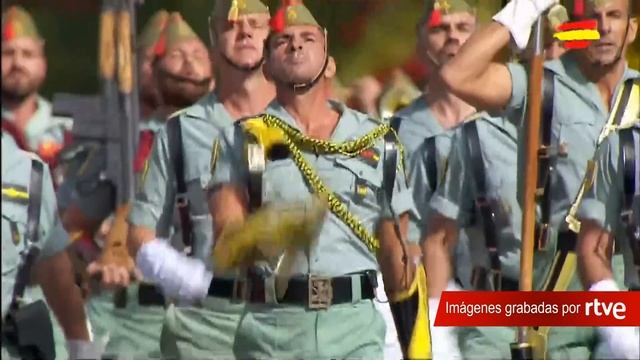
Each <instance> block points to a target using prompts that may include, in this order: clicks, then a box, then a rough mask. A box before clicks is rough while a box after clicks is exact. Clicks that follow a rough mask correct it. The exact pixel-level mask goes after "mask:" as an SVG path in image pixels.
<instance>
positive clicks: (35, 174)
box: [11, 159, 44, 308]
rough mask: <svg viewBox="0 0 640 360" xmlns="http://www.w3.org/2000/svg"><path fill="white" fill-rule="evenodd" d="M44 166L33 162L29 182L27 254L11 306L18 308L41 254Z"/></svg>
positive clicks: (20, 269) (19, 270)
mask: <svg viewBox="0 0 640 360" xmlns="http://www.w3.org/2000/svg"><path fill="white" fill-rule="evenodd" d="M43 171H44V165H43V164H42V163H41V162H40V161H38V160H35V159H34V160H32V161H31V179H30V182H29V202H28V205H27V229H26V232H27V233H26V236H25V248H26V249H27V253H26V255H25V257H24V261H23V262H22V265H21V266H20V267H19V268H18V273H17V276H16V284H15V287H14V288H13V298H12V302H11V306H12V307H15V308H17V306H18V300H20V299H21V298H22V296H24V291H25V289H26V288H27V285H28V284H29V280H30V278H31V268H32V266H33V264H34V263H35V261H36V258H37V257H38V255H39V253H40V249H39V248H38V247H37V246H36V244H37V243H38V241H39V240H40V239H39V228H40V204H41V203H42V174H43Z"/></svg>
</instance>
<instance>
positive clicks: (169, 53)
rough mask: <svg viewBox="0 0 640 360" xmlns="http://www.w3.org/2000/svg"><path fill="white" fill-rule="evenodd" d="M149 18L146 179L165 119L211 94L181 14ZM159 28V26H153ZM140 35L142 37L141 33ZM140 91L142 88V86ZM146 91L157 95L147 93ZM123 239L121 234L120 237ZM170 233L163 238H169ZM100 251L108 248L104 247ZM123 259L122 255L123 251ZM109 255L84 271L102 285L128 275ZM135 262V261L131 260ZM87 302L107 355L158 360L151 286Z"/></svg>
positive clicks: (159, 319) (158, 319) (157, 319)
mask: <svg viewBox="0 0 640 360" xmlns="http://www.w3.org/2000/svg"><path fill="white" fill-rule="evenodd" d="M162 14H163V13H160V14H159V15H158V16H159V17H160V18H158V17H156V18H152V19H151V22H150V24H149V26H156V28H154V29H147V31H146V32H145V33H146V35H147V36H149V32H151V31H154V30H155V32H156V34H157V36H156V38H155V40H156V41H155V42H153V41H150V42H149V43H148V45H147V46H151V47H153V53H154V58H153V59H152V60H151V61H152V69H151V75H152V78H150V79H148V80H149V81H152V83H153V84H156V86H157V91H156V92H157V95H158V96H159V99H158V100H157V101H156V103H157V104H158V107H157V108H156V110H155V112H154V113H153V115H152V116H150V118H148V119H145V120H144V122H143V123H142V124H141V126H140V133H141V134H140V135H141V136H140V142H139V149H138V152H137V156H136V158H135V159H134V168H135V169H134V170H135V172H136V173H137V174H138V175H139V176H140V177H143V176H145V173H144V172H145V166H144V164H145V161H146V156H147V155H148V154H149V153H150V151H151V146H152V144H153V137H154V135H155V134H156V133H157V132H158V131H159V129H160V128H161V127H162V125H163V120H162V119H166V118H167V117H168V116H169V115H170V114H171V113H174V112H175V111H177V110H178V109H180V108H182V107H184V106H188V105H189V104H193V103H195V102H196V101H197V100H198V99H199V98H201V97H202V96H203V95H204V94H205V93H207V92H208V90H209V83H210V81H211V61H210V59H209V53H208V51H207V48H206V46H205V45H204V43H203V42H202V40H200V39H199V38H198V36H197V35H196V34H195V33H194V32H193V30H192V29H191V27H190V26H189V25H188V24H187V23H186V21H184V20H183V19H182V17H181V16H180V14H179V13H172V14H168V13H165V15H164V16H166V19H164V22H162V21H161V20H162V18H161V17H162V16H163V15H162ZM157 26H161V27H157ZM143 34H144V33H143ZM142 87H143V88H144V87H145V85H142ZM147 91H155V90H153V89H148V90H147ZM123 235H124V234H123ZM168 235H169V234H167V237H168ZM104 248H105V249H104V250H103V251H105V252H109V251H110V250H111V249H110V247H109V244H106V245H105V247H104ZM125 254H126V252H125ZM111 255H112V254H109V253H103V256H102V258H101V259H99V260H98V261H97V262H95V263H93V264H91V265H89V268H88V272H89V273H90V274H95V273H98V272H100V273H101V274H102V280H103V283H105V285H109V284H110V283H111V282H113V281H114V280H115V279H118V278H120V277H123V276H125V277H126V276H127V275H128V271H130V269H126V270H127V271H125V272H124V274H123V271H124V269H121V268H120V267H119V266H118V265H117V264H115V263H114V262H116V261H121V260H122V259H115V258H113V257H112V256H111ZM131 263H133V261H131ZM103 292H104V293H103V294H100V295H98V296H92V298H91V300H90V301H89V311H90V317H91V321H92V323H93V324H94V328H95V330H96V334H104V335H106V336H108V338H109V342H108V345H107V349H106V350H107V354H109V355H113V356H118V357H119V358H129V357H139V356H142V357H144V358H160V356H161V354H160V333H161V330H162V324H163V321H164V317H165V308H164V307H165V305H166V303H165V299H164V297H163V296H162V294H161V293H160V291H159V290H158V289H156V288H155V286H154V285H152V284H148V283H144V282H143V283H140V284H137V283H136V284H130V285H129V286H128V287H126V288H125V289H118V290H116V291H115V292H113V291H107V290H106V289H105V291H103Z"/></svg>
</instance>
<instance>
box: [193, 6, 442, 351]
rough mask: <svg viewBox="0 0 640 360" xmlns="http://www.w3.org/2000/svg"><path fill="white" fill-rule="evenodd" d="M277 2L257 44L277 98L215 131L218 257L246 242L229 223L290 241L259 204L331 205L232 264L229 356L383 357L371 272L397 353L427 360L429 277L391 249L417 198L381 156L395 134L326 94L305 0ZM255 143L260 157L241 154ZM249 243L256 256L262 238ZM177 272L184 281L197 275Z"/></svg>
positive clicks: (399, 164)
mask: <svg viewBox="0 0 640 360" xmlns="http://www.w3.org/2000/svg"><path fill="white" fill-rule="evenodd" d="M287 4H288V5H286V6H284V7H282V8H280V9H279V10H278V11H277V12H276V15H274V18H273V21H272V26H273V27H272V29H273V32H272V35H271V36H270V38H269V41H268V42H267V56H266V62H265V72H266V73H267V74H268V76H269V77H270V78H271V79H273V81H274V83H275V84H276V94H277V96H276V100H275V101H274V102H273V103H271V104H270V105H269V107H268V108H267V111H266V114H264V115H261V116H258V117H252V118H249V119H245V120H244V121H242V122H239V123H238V124H235V125H233V126H229V127H227V128H226V129H225V130H224V131H223V132H222V133H221V136H220V137H219V138H218V139H216V145H217V146H219V150H217V151H216V152H214V153H213V157H212V177H211V181H210V183H209V191H210V192H209V207H210V209H211V213H212V217H213V219H214V229H215V234H216V244H215V249H214V253H215V254H216V260H219V259H228V258H230V257H233V256H234V254H237V253H236V251H235V250H234V249H235V248H236V246H242V243H244V242H245V241H246V237H245V236H239V238H235V239H234V238H233V236H231V235H228V234H230V233H233V231H234V230H232V229H241V230H240V232H241V233H243V234H244V232H243V231H247V232H248V234H249V233H254V234H256V236H258V237H262V236H263V235H262V234H263V232H265V231H266V232H267V233H268V234H271V235H264V236H265V237H268V239H265V241H276V242H277V241H279V240H282V239H284V238H287V230H286V229H285V230H284V232H283V233H280V234H279V235H276V234H273V233H271V232H270V231H271V230H269V228H270V225H268V224H267V227H266V228H263V227H261V226H259V225H257V224H255V223H254V221H257V220H256V219H259V218H260V214H264V213H263V211H264V212H267V213H268V211H269V209H271V211H274V212H276V213H278V214H281V215H283V216H285V217H286V216H287V211H286V209H287V205H286V204H287V203H290V202H293V203H297V202H300V203H302V204H307V203H306V201H309V200H310V199H311V198H312V197H313V196H314V195H315V196H320V197H322V196H327V197H328V204H329V209H330V210H331V212H330V213H328V214H325V215H326V216H325V215H323V216H321V217H320V219H319V222H320V225H318V231H319V232H318V233H316V234H314V233H305V234H304V235H298V236H299V237H300V238H298V236H294V237H296V240H297V241H303V242H306V244H304V243H303V244H300V246H299V247H296V246H294V247H292V248H289V249H288V250H287V251H286V252H285V253H284V255H283V254H282V253H280V252H279V251H276V254H274V256H273V257H268V258H267V259H266V261H258V262H253V261H252V260H255V258H253V257H252V256H249V258H248V259H245V260H247V261H248V263H249V264H250V265H249V266H248V269H246V271H245V270H240V271H241V272H243V273H245V274H246V278H245V279H244V284H245V290H246V294H247V297H245V298H246V299H247V301H248V304H247V306H246V312H245V313H244V314H243V317H242V320H241V321H240V323H239V326H238V330H237V333H236V344H237V345H236V349H237V353H236V354H237V355H238V356H239V357H241V358H260V359H263V358H303V359H335V358H340V359H344V358H363V359H365V358H366V359H381V358H382V355H383V346H384V335H385V323H384V320H383V319H382V316H381V315H380V313H379V312H378V311H377V309H376V307H375V305H374V303H373V301H374V298H375V288H376V287H377V284H376V283H375V279H376V273H377V271H378V268H380V269H381V271H382V272H383V274H384V279H385V284H386V286H385V287H386V292H387V294H389V298H390V305H391V309H392V312H393V314H394V318H395V321H396V324H397V328H398V334H399V337H400V343H401V345H402V348H403V351H404V353H405V356H407V357H410V358H428V357H430V339H429V337H428V336H429V335H428V320H427V318H426V315H427V314H426V309H425V307H426V297H425V296H426V293H425V291H426V276H425V273H424V269H423V268H422V266H421V265H420V264H419V259H415V258H414V257H413V256H412V255H411V254H408V253H404V257H403V255H402V251H401V249H406V247H407V244H406V242H405V240H404V237H405V234H406V226H407V221H408V214H409V213H410V212H414V211H415V209H414V204H413V200H412V198H411V193H410V191H409V189H408V188H407V184H406V178H405V176H404V170H403V169H404V159H403V156H402V154H401V151H400V154H398V156H396V157H391V156H390V155H389V154H388V153H385V152H384V149H385V146H384V145H385V144H387V145H391V144H395V145H398V143H397V138H396V136H395V135H394V134H395V133H394V132H393V131H392V130H391V129H390V128H389V126H388V125H387V124H386V123H381V122H378V121H376V120H373V119H371V118H369V117H368V116H367V115H365V114H362V113H359V112H356V111H354V110H351V109H349V108H348V107H346V106H345V105H344V104H342V103H339V102H335V101H331V100H329V98H328V94H327V93H326V91H325V90H324V89H325V87H326V85H327V82H328V81H330V79H331V78H332V77H333V76H334V75H335V71H336V65H335V62H334V60H333V58H332V57H330V56H329V54H328V51H327V42H328V39H327V32H326V30H325V29H323V28H322V27H321V26H320V25H319V24H318V22H317V21H316V19H315V18H314V17H313V15H312V14H311V13H310V12H309V10H308V9H307V8H306V7H305V6H304V5H302V4H300V3H299V2H288V3H287ZM385 134H387V135H389V136H390V138H389V137H387V136H385ZM383 137H384V138H385V139H386V141H388V142H386V141H385V140H383ZM253 141H257V142H258V144H259V146H261V148H262V149H264V152H260V153H259V154H257V155H256V153H254V152H253V151H249V150H248V149H255V148H254V147H252V146H251V144H252V143H253ZM245 159H246V160H245ZM383 159H384V160H383ZM260 163H263V164H264V168H263V169H262V171H260V172H255V173H254V170H253V165H251V164H260ZM250 167H251V168H250ZM383 169H387V170H383ZM256 171H259V170H256ZM385 173H386V175H384V174H385ZM245 194H250V195H249V197H248V198H247V196H246V195H245ZM279 206H283V207H284V209H285V210H283V213H280V212H279ZM301 206H302V208H301V209H300V210H302V212H304V209H308V208H306V207H304V206H305V205H301ZM307 206H308V205H307ZM295 208H296V207H294V209H295ZM295 214H298V212H295ZM277 216H279V215H277ZM267 217H268V216H267ZM395 225H397V228H396V227H395ZM252 226H256V227H257V228H253V229H252ZM394 229H395V230H394ZM289 230H291V229H289ZM311 231H312V230H311ZM376 231H377V232H376ZM374 234H375V235H374ZM280 235H281V236H280ZM272 237H273V238H272ZM311 238H313V239H315V240H314V241H310V240H312V239H311ZM289 245H291V244H289ZM247 246H248V249H247V251H248V253H253V251H254V250H256V248H253V247H252V246H257V247H260V244H253V245H251V244H248V245H247ZM282 246H284V247H287V245H286V244H283V245H282ZM259 259H262V258H261V257H260V258H259ZM403 260H404V262H403ZM230 262H231V264H229V266H232V267H233V265H234V264H233V261H230ZM276 263H277V265H276ZM217 264H218V265H221V264H220V262H218V263H217ZM405 271H406V272H405ZM185 280H186V282H187V283H189V286H195V281H194V280H196V279H189V280H187V279H185ZM212 285H215V280H214V281H213V283H212ZM410 285H412V286H411V287H410ZM409 288H410V290H409ZM418 288H419V289H420V290H418ZM409 299H411V300H409ZM411 301H415V303H411V304H410V302H411ZM414 304H418V305H419V307H420V308H421V312H420V313H416V312H414V310H416V308H415V307H413V305H414ZM412 335H413V336H415V337H413V336H412Z"/></svg>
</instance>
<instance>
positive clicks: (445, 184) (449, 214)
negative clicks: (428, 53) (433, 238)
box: [430, 132, 473, 226]
mask: <svg viewBox="0 0 640 360" xmlns="http://www.w3.org/2000/svg"><path fill="white" fill-rule="evenodd" d="M464 155H465V153H464V137H463V136H462V133H460V132H458V133H456V136H455V138H454V140H453V146H452V147H451V154H450V155H449V166H448V168H447V171H446V173H445V175H444V179H443V181H442V182H441V183H440V186H438V189H437V190H436V192H435V194H434V195H433V197H432V198H431V202H430V206H431V207H432V208H433V209H434V210H435V211H437V212H438V213H440V214H441V215H442V216H444V217H446V218H449V219H452V220H456V221H458V222H459V223H460V224H461V226H465V225H466V224H467V223H468V222H469V219H470V217H471V209H473V198H472V196H471V189H470V174H469V169H468V166H467V161H465V156H464Z"/></svg>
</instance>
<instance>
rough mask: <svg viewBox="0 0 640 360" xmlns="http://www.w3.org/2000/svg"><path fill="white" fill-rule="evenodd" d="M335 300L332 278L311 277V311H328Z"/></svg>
mask: <svg viewBox="0 0 640 360" xmlns="http://www.w3.org/2000/svg"><path fill="white" fill-rule="evenodd" d="M332 299H333V285H332V284H331V278H328V277H321V276H311V275H310V276H309V309H314V310H317V309H327V308H329V306H331V301H332Z"/></svg>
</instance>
